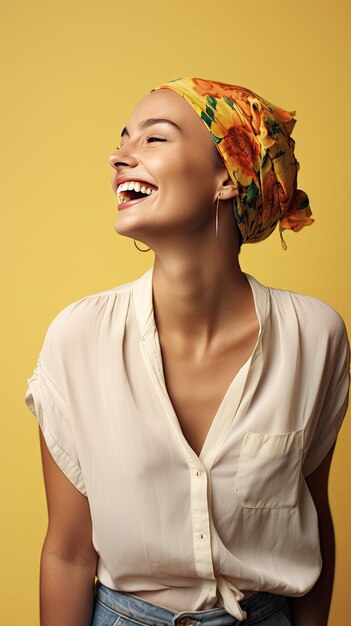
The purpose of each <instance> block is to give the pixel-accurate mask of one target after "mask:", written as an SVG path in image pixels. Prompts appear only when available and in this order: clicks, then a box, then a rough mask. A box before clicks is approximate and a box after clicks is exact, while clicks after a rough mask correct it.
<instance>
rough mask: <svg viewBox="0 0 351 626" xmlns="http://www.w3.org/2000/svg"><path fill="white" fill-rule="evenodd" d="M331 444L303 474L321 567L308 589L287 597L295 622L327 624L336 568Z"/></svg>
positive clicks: (312, 625)
mask: <svg viewBox="0 0 351 626" xmlns="http://www.w3.org/2000/svg"><path fill="white" fill-rule="evenodd" d="M334 448H335V444H334V445H333V447H332V448H331V450H330V451H329V453H328V454H327V456H326V457H325V459H324V460H323V461H322V463H321V464H320V466H319V467H317V469H316V470H315V471H314V472H312V474H310V475H309V476H307V477H306V483H307V486H308V488H309V490H310V493H311V496H312V498H313V501H314V504H315V507H316V509H317V513H318V526H319V537H320V546H321V553H322V559H323V568H322V571H321V574H320V576H319V578H318V580H317V582H316V584H315V585H314V587H312V589H311V591H309V592H308V593H307V594H306V595H304V596H301V597H299V598H293V597H291V598H289V601H290V605H291V609H292V612H293V617H294V621H293V624H294V626H327V624H328V615H329V609H330V603H331V598H332V591H333V583H334V568H335V540H334V527H333V520H332V516H331V512H330V508H329V500H328V476H329V470H330V464H331V460H332V456H333V452H334Z"/></svg>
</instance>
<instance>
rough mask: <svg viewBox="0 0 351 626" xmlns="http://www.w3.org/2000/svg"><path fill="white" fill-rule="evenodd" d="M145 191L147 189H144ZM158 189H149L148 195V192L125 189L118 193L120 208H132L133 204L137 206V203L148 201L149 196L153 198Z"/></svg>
mask: <svg viewBox="0 0 351 626" xmlns="http://www.w3.org/2000/svg"><path fill="white" fill-rule="evenodd" d="M143 188H144V190H145V187H143ZM156 191H157V188H155V189H153V188H150V187H148V193H147V192H146V190H145V191H144V192H143V191H141V190H140V191H136V190H135V189H124V190H121V191H119V192H118V191H117V200H118V208H123V207H124V206H125V207H127V206H130V205H131V204H136V203H137V202H142V201H143V200H146V199H147V198H148V197H149V196H152V195H153V194H154V193H156Z"/></svg>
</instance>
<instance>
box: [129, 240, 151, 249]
mask: <svg viewBox="0 0 351 626" xmlns="http://www.w3.org/2000/svg"><path fill="white" fill-rule="evenodd" d="M133 241H134V245H135V247H136V248H138V250H140V252H149V250H151V248H146V250H143V249H142V248H139V247H138V246H137V244H136V241H135V239H133Z"/></svg>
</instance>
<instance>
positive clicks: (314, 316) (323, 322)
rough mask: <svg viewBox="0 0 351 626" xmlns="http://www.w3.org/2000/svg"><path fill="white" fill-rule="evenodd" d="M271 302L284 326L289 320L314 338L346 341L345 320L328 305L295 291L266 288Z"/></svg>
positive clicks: (286, 325)
mask: <svg viewBox="0 0 351 626" xmlns="http://www.w3.org/2000/svg"><path fill="white" fill-rule="evenodd" d="M268 289H269V293H270V297H271V304H272V306H273V308H274V309H275V311H276V313H277V315H278V316H279V318H280V320H281V322H282V323H283V324H285V327H286V328H287V329H288V327H289V323H290V324H291V325H295V324H294V322H295V323H296V324H297V326H298V327H299V329H300V332H302V333H303V332H304V330H305V331H306V333H308V335H309V336H310V337H312V338H313V339H314V340H317V339H319V340H323V338H324V339H326V340H328V341H332V342H336V343H340V342H341V343H343V342H344V343H345V342H346V343H347V341H348V338H347V330H346V326H345V322H344V320H343V318H342V317H341V315H340V314H339V312H338V311H337V310H336V309H335V308H333V307H332V306H331V305H330V304H328V303H326V302H324V301H323V300H321V299H319V298H316V297H315V296H311V295H306V294H301V293H297V292H295V291H290V290H287V289H278V288H275V287H269V288H268Z"/></svg>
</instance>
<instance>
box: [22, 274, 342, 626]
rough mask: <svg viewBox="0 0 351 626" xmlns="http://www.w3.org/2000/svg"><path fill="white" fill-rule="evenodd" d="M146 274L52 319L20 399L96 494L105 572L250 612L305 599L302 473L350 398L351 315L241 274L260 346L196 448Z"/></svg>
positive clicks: (201, 605) (311, 547)
mask: <svg viewBox="0 0 351 626" xmlns="http://www.w3.org/2000/svg"><path fill="white" fill-rule="evenodd" d="M152 274H153V267H151V268H150V269H149V270H147V271H146V272H145V273H144V274H143V275H142V276H140V277H139V278H137V279H136V280H133V281H131V282H129V283H124V284H122V285H119V286H117V287H114V288H111V289H108V290H106V291H102V292H99V293H96V294H93V295H88V296H86V297H83V298H81V299H80V300H77V301H76V302H73V303H71V304H69V305H68V306H66V307H65V308H63V309H62V310H61V311H60V312H59V313H58V314H57V315H56V317H55V318H54V319H53V321H52V322H51V324H50V325H49V327H48V330H47V332H46V335H45V340H44V343H43V347H42V349H41V351H40V354H39V358H38V363H37V366H36V368H35V369H34V372H33V374H32V376H31V378H29V379H28V381H27V382H28V388H27V391H26V394H25V402H26V404H27V406H28V407H29V408H30V410H31V411H32V412H33V413H34V415H36V417H37V419H38V421H39V424H40V428H41V430H42V432H43V435H44V437H45V440H46V443H47V445H48V448H49V450H50V452H51V454H52V456H53V458H54V459H55V461H56V463H57V464H58V465H59V467H60V468H61V470H62V471H63V472H64V474H65V475H66V476H67V478H68V479H69V480H70V481H71V482H72V483H73V484H74V485H75V486H76V488H77V489H78V490H79V491H80V492H81V493H83V494H84V495H86V496H87V497H88V499H89V505H90V510H91V516H92V522H93V544H94V547H95V550H96V551H97V552H98V554H99V559H98V566H97V573H96V575H97V576H98V578H99V579H100V581H101V582H102V583H103V584H104V585H106V586H107V587H110V588H111V589H117V590H121V591H126V592H129V593H131V594H134V595H138V596H141V597H143V598H145V599H147V600H149V601H150V602H154V603H155V604H158V605H161V606H164V607H167V608H170V609H172V610H176V611H184V610H188V611H200V610H208V609H211V608H214V607H216V606H223V607H224V608H225V609H226V611H227V612H228V613H230V614H232V615H233V616H234V617H236V618H237V619H239V620H240V621H241V620H243V619H245V617H246V612H245V611H244V610H243V609H242V608H241V606H240V604H239V601H240V600H241V599H243V598H244V597H247V596H248V595H250V592H251V593H252V592H258V591H270V592H272V593H277V594H283V595H291V596H301V595H304V594H305V593H307V592H308V591H309V590H310V589H311V588H312V587H313V585H314V584H315V582H316V580H317V578H318V577H319V574H320V571H321V567H322V561H321V554H320V546H319V537H318V519H317V513H316V509H315V506H314V503H313V500H312V497H311V495H310V492H309V490H308V488H307V484H306V481H305V477H306V476H307V475H308V474H310V473H311V472H313V470H315V469H316V468H317V467H318V466H319V464H320V463H321V461H322V460H323V459H324V457H325V456H326V454H327V453H328V451H329V450H330V448H331V446H332V444H333V443H334V441H335V439H336V437H337V434H338V431H339V428H340V426H341V423H342V421H343V418H344V416H345V413H346V409H347V406H348V394H349V384H350V372H349V365H350V346H349V342H348V337H347V332H346V329H345V324H344V322H343V320H342V318H341V317H340V315H339V314H338V313H337V312H336V311H335V310H334V309H333V308H331V307H330V306H329V305H327V304H325V303H324V302H322V301H321V300H318V299H316V298H314V297H311V296H306V295H301V294H297V293H294V292H290V291H286V290H280V289H276V288H270V287H266V286H264V285H263V284H261V283H259V282H258V281H257V280H256V279H255V278H253V277H252V276H250V275H249V274H245V276H246V278H247V280H248V282H249V284H250V286H251V289H252V292H253V296H254V302H255V307H256V313H257V316H258V319H259V323H260V329H259V334H258V337H257V342H256V345H255V348H254V350H253V352H252V354H251V357H250V358H249V359H248V360H247V362H246V363H245V364H244V365H243V366H242V367H241V369H240V370H239V372H238V373H237V374H236V376H235V377H234V379H233V380H232V382H231V383H230V385H229V387H228V389H227V391H226V393H225V395H224V397H223V400H222V403H221V405H220V406H219V408H218V410H217V413H216V415H215V416H214V420H213V422H212V425H211V427H210V429H209V432H208V434H207V437H206V440H205V442H204V445H203V448H202V450H201V453H200V455H199V456H197V454H196V453H195V452H194V450H193V449H192V448H191V446H190V445H189V444H188V442H187V440H186V439H185V437H184V435H183V433H182V430H181V427H180V424H179V421H178V419H177V416H176V413H175V411H174V408H173V405H172V403H171V400H170V398H169V396H168V393H167V389H166V385H165V378H164V373H163V364H162V357H161V351H160V343H159V338H158V333H157V328H156V325H155V319H154V309H153V290H152ZM246 591H248V593H246Z"/></svg>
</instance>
